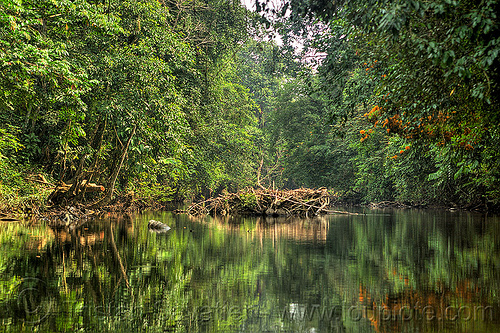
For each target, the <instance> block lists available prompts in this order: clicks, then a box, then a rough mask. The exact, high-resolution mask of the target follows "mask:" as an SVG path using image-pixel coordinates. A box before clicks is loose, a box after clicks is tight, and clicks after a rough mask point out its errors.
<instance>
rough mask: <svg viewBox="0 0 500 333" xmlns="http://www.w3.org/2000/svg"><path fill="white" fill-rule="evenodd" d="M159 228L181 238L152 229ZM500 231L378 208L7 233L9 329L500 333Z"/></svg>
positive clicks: (3, 287) (3, 278) (2, 258)
mask: <svg viewBox="0 0 500 333" xmlns="http://www.w3.org/2000/svg"><path fill="white" fill-rule="evenodd" d="M150 219H156V220H160V221H162V222H164V223H166V224H168V225H169V226H171V227H172V229H171V230H170V231H168V232H167V233H166V234H156V233H152V232H149V231H148V230H147V222H148V221H149V220H150ZM499 226H500V221H499V219H498V218H496V217H485V216H482V215H475V214H470V213H461V212H456V213H450V212H442V211H409V210H407V211H404V210H401V211H398V210H396V211H370V212H368V214H366V215H359V216H327V217H321V218H317V219H313V220H305V219H292V220H287V219H267V220H264V219H258V218H226V219H212V218H206V219H203V220H199V219H189V218H188V217H187V216H184V215H178V216H177V215H172V214H170V213H160V214H158V213H156V214H153V213H151V214H142V215H136V216H125V215H122V216H108V217H107V218H105V219H102V220H99V221H96V222H92V223H87V224H86V225H84V226H82V227H81V228H79V229H78V230H75V231H74V232H72V233H68V232H63V231H53V230H51V229H50V228H48V227H45V226H41V227H37V228H33V227H29V226H28V225H27V224H19V223H9V224H2V225H0V232H1V233H0V321H1V324H2V327H3V328H4V330H5V331H13V332H17V331H41V332H51V331H52V332H65V331H68V332H70V331H71V332H72V331H92V332H94V331H100V332H106V331H118V332H139V331H145V332H165V331H172V332H377V331H378V332H405V331H406V332H416V331H418V332H470V331H475V332H492V331H499V330H500V320H499V319H498V318H499V315H498V314H499V313H500V306H499V305H500V299H499V292H500V285H499V284H500V278H499V277H500V276H499V275H500V271H499V268H500V228H499Z"/></svg>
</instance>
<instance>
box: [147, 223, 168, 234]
mask: <svg viewBox="0 0 500 333" xmlns="http://www.w3.org/2000/svg"><path fill="white" fill-rule="evenodd" d="M148 229H149V231H152V232H158V233H160V232H167V231H169V230H170V229H171V228H170V227H169V226H168V225H166V224H164V223H161V222H160V221H155V220H149V222H148Z"/></svg>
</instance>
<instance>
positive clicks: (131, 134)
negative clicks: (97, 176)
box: [101, 125, 137, 205]
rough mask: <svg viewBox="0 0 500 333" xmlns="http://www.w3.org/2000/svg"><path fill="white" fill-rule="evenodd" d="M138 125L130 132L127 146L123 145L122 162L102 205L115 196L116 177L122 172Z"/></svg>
mask: <svg viewBox="0 0 500 333" xmlns="http://www.w3.org/2000/svg"><path fill="white" fill-rule="evenodd" d="M136 127H137V125H134V129H133V130H132V133H130V136H129V138H128V140H127V144H126V145H125V147H123V151H122V156H121V158H120V162H119V163H118V165H117V166H116V167H115V169H114V170H113V174H112V175H111V180H110V182H109V185H108V188H107V189H106V190H107V192H106V196H105V197H104V200H103V201H102V203H101V204H102V205H105V204H108V203H109V202H110V201H111V198H112V197H113V192H114V190H115V183H116V178H117V177H118V174H119V173H120V170H121V168H122V165H123V161H124V160H125V156H127V151H128V147H129V146H130V142H131V141H132V137H133V136H134V135H135V129H136Z"/></svg>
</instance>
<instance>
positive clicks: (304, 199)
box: [187, 188, 347, 217]
mask: <svg viewBox="0 0 500 333" xmlns="http://www.w3.org/2000/svg"><path fill="white" fill-rule="evenodd" d="M330 198H331V196H330V194H329V193H328V190H327V189H326V188H320V189H304V188H301V189H296V190H272V189H253V188H250V189H245V190H241V191H239V192H237V193H225V194H221V195H220V196H218V197H215V198H211V199H208V200H206V201H203V202H199V203H194V204H192V205H191V206H190V207H189V208H188V209H187V213H188V214H190V215H194V216H200V215H212V216H217V215H262V216H305V217H311V216H315V215H319V214H327V213H347V212H339V211H332V210H329V209H328V207H329V205H330Z"/></svg>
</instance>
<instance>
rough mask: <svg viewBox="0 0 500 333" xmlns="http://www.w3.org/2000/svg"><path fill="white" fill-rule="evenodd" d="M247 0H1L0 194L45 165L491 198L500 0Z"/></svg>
mask: <svg viewBox="0 0 500 333" xmlns="http://www.w3.org/2000/svg"><path fill="white" fill-rule="evenodd" d="M255 4H256V6H255V8H256V9H257V11H258V12H260V14H264V15H263V16H260V15H259V14H258V13H255V12H251V11H249V10H247V9H246V8H245V7H244V6H243V5H242V4H240V3H239V2H238V1H216V0H196V1H189V2H184V1H175V0H168V1H167V0H165V1H163V0H162V1H158V0H140V1H136V0H124V1H119V2H113V1H94V0H73V1H69V0H36V1H33V0H3V1H2V2H1V4H0V67H1V71H0V134H1V137H0V175H1V180H0V196H1V197H0V201H2V202H6V201H8V200H11V199H12V198H16V197H25V196H29V195H33V194H34V193H35V192H36V190H34V189H33V188H32V187H30V186H27V185H26V180H25V179H26V178H27V177H28V176H29V175H30V174H34V173H39V172H41V173H44V174H45V175H46V177H47V178H48V179H49V183H56V182H58V181H62V182H65V183H67V184H73V187H72V189H71V190H70V191H69V192H67V194H66V196H65V197H64V198H57V199H58V201H60V202H66V201H68V200H87V199H91V200H92V201H93V200H100V201H99V202H98V203H99V204H102V203H106V202H109V201H110V200H111V198H112V197H113V195H114V193H115V192H116V191H120V192H122V193H125V192H128V193H131V192H133V193H135V195H138V196H140V197H143V198H152V199H155V200H160V201H170V200H174V199H184V198H187V197H194V196H200V195H202V196H205V197H206V196H209V195H212V194H214V193H217V192H221V191H223V190H229V191H232V190H237V189H239V188H241V187H245V186H255V185H261V186H276V187H287V188H295V187H300V186H307V187H321V186H326V187H328V188H330V189H332V190H333V191H335V192H337V193H339V194H341V195H343V196H344V197H345V198H349V199H353V200H355V201H358V202H359V201H364V202H368V201H380V200H396V201H402V202H406V203H411V204H429V203H440V204H447V205H459V206H464V205H466V206H469V207H476V206H482V207H488V206H492V205H497V204H499V198H500V192H499V190H498V188H499V185H500V184H499V183H500V181H499V179H500V169H499V163H498V161H499V157H500V151H499V149H498V147H499V146H500V131H499V130H500V128H499V126H498V124H499V123H500V119H499V102H500V101H499V100H498V96H499V95H500V94H499V85H498V81H499V74H498V55H499V52H500V46H499V45H500V40H499V37H498V36H499V35H500V34H499V33H498V32H499V31H498V30H499V25H498V19H497V12H498V9H499V3H498V1H496V0H487V1H486V0H485V1H483V2H481V3H477V2H475V1H466V0H464V1H451V0H439V1H432V2H427V1H419V0H403V1H398V2H393V1H374V0H356V1H335V2H331V1H323V0H309V1H296V0H289V1H284V2H282V7H281V8H276V7H275V5H276V4H274V5H272V4H271V3H270V2H268V1H262V0H258V1H256V2H255ZM271 25H272V26H273V27H274V28H275V31H274V32H271V33H269V31H270V30H268V29H267V28H269V27H270V26H271ZM276 33H279V35H280V36H281V38H280V39H278V40H279V41H278V42H275V41H272V36H273V35H275V34H276ZM84 180H87V181H89V182H94V183H98V184H103V185H104V186H105V188H106V193H105V194H104V195H102V196H95V195H94V194H93V193H86V191H85V188H84V187H83V186H81V184H82V181H84ZM53 199H55V198H53ZM14 201H15V200H14ZM14 201H13V202H14ZM0 208H1V207H0Z"/></svg>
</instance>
